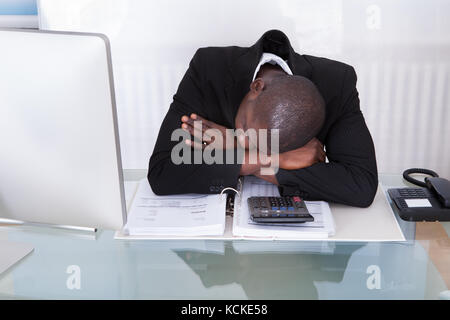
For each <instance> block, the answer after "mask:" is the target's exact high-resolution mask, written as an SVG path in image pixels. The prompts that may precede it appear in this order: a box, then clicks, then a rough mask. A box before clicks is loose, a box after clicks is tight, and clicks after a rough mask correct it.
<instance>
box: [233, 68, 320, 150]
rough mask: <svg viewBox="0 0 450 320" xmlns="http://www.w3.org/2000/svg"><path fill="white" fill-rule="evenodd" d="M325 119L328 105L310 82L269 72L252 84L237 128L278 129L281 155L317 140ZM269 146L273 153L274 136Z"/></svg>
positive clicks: (236, 122) (244, 101) (241, 110)
mask: <svg viewBox="0 0 450 320" xmlns="http://www.w3.org/2000/svg"><path fill="white" fill-rule="evenodd" d="M324 120H325V102H324V100H323V98H322V96H321V94H320V92H319V91H318V89H317V88H316V86H315V85H314V84H313V83H312V82H311V81H310V80H308V79H307V78H305V77H302V76H291V75H287V74H285V73H279V72H269V73H266V76H263V77H261V78H257V79H255V80H254V81H253V82H252V83H251V85H250V91H249V92H248V93H247V95H246V96H245V97H244V99H243V100H242V102H241V105H240V107H239V110H238V113H237V115H236V119H235V125H236V128H237V129H243V130H244V131H247V130H248V129H250V128H251V129H256V130H257V131H258V130H259V129H268V131H269V130H271V129H278V130H279V152H280V153H283V152H286V151H290V150H294V149H297V148H300V147H302V146H303V145H305V144H306V143H307V142H308V141H309V140H311V139H312V138H314V137H315V136H316V135H317V133H318V132H319V130H320V129H321V128H322V125H323V122H324ZM240 142H241V144H242V143H243V141H242V140H240ZM248 143H249V142H248V141H247V142H246V144H248ZM250 144H252V142H251V141H250ZM253 144H254V142H253ZM267 145H268V150H270V135H269V136H268V144H267Z"/></svg>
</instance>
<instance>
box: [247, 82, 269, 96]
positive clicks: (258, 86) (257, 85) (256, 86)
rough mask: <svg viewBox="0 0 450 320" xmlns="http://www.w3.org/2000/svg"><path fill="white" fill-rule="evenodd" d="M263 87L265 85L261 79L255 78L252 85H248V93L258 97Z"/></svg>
mask: <svg viewBox="0 0 450 320" xmlns="http://www.w3.org/2000/svg"><path fill="white" fill-rule="evenodd" d="M265 86H266V84H265V82H264V80H263V79H262V78H256V79H255V80H253V82H252V83H250V91H251V92H252V93H253V94H258V95H259V94H260V93H261V92H262V91H263V90H264V88H265Z"/></svg>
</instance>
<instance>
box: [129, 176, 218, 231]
mask: <svg viewBox="0 0 450 320" xmlns="http://www.w3.org/2000/svg"><path fill="white" fill-rule="evenodd" d="M225 204H226V196H225V195H219V194H215V195H202V194H183V195H171V196H157V195H155V194H154V193H153V191H152V190H151V188H150V185H149V183H148V182H147V180H145V179H144V180H141V182H140V183H139V187H138V190H137V193H136V195H135V197H134V201H133V204H132V205H131V210H130V213H129V215H128V220H127V224H126V225H125V227H124V232H125V233H127V234H129V235H148V234H152V235H174V236H198V235H204V236H211V235H223V233H224V230H225Z"/></svg>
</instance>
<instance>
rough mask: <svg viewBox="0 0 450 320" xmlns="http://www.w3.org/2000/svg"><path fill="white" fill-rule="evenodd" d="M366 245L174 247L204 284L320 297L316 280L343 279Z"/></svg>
mask: <svg viewBox="0 0 450 320" xmlns="http://www.w3.org/2000/svg"><path fill="white" fill-rule="evenodd" d="M363 246H364V245H359V244H358V245H353V246H351V247H346V248H345V249H344V250H340V249H339V248H338V249H337V250H335V251H333V252H331V253H329V254H323V253H309V252H306V253H304V252H300V253H292V252H289V253H264V252H261V253H259V252H258V253H251V252H250V253H239V252H237V251H236V250H235V248H234V247H233V246H232V245H231V243H228V244H227V245H226V247H225V251H224V253H223V254H219V253H211V252H199V251H194V250H174V252H175V253H176V254H177V255H178V256H179V257H180V258H181V259H183V260H184V261H185V262H186V264H187V265H188V266H189V267H190V268H191V269H192V270H193V271H194V272H195V273H196V274H197V275H198V276H199V277H200V279H201V281H202V283H203V285H204V286H205V287H206V288H210V287H212V286H216V285H226V284H232V283H236V284H239V285H241V286H242V288H243V290H244V291H245V293H246V295H247V297H248V298H249V299H317V298H319V297H318V290H317V288H316V286H315V283H314V282H315V281H328V282H336V283H338V282H341V281H342V279H343V276H344V273H345V271H346V268H347V264H348V261H349V259H350V257H351V256H352V254H353V253H354V252H355V251H356V250H358V249H360V248H361V247H363Z"/></svg>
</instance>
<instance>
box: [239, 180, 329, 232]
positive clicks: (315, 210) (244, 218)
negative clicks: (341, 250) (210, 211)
mask: <svg viewBox="0 0 450 320" xmlns="http://www.w3.org/2000/svg"><path fill="white" fill-rule="evenodd" d="M253 196H275V197H279V196H280V193H279V191H278V187H277V186H275V185H273V184H271V183H269V182H266V181H264V180H262V179H259V178H256V177H252V176H249V177H245V179H244V183H243V187H242V190H241V196H240V199H239V200H238V203H237V206H236V208H235V213H234V221H233V235H234V236H240V237H268V238H277V239H319V238H323V239H326V238H328V237H329V236H332V235H334V233H335V229H334V222H333V216H332V214H331V211H330V206H329V205H328V203H327V202H324V201H305V203H306V206H307V208H308V211H309V213H310V214H311V215H312V216H313V217H314V221H313V222H305V223H296V224H266V223H264V224H261V223H255V222H253V221H252V220H251V218H250V210H249V208H248V205H247V199H248V198H249V197H253Z"/></svg>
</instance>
